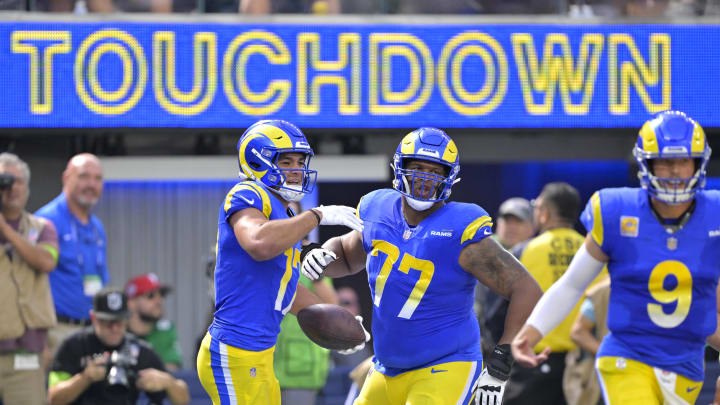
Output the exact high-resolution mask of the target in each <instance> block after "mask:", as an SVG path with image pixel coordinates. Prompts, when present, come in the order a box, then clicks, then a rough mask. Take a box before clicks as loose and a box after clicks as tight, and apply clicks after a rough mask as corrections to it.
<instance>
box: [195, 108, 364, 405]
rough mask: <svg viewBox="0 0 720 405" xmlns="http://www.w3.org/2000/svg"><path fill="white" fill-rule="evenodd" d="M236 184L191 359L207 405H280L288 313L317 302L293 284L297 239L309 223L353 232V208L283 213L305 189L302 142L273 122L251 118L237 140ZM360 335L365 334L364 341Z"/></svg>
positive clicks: (290, 128) (311, 177) (306, 149)
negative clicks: (277, 362)
mask: <svg viewBox="0 0 720 405" xmlns="http://www.w3.org/2000/svg"><path fill="white" fill-rule="evenodd" d="M237 148H238V165H239V167H240V177H241V181H240V182H239V183H237V184H236V185H235V186H234V187H233V188H232V189H231V190H230V191H229V192H228V193H227V196H226V197H225V200H224V202H223V204H222V205H221V207H220V212H219V216H218V237H217V245H216V252H217V258H216V259H217V260H216V267H215V313H214V318H213V322H212V324H211V325H210V327H209V329H208V333H207V334H206V335H205V338H204V339H203V342H202V345H201V348H200V351H199V353H198V357H197V369H198V375H199V377H200V381H201V383H202V385H203V387H204V388H205V390H206V391H207V392H208V394H209V395H210V398H211V399H212V401H213V404H215V405H220V404H223V405H225V404H247V405H258V404H263V405H265V404H269V405H280V387H279V385H278V381H277V379H276V378H275V375H274V373H273V364H272V361H273V351H274V348H275V342H276V340H277V336H278V333H279V332H280V321H281V320H282V318H283V316H284V315H285V314H286V313H287V312H288V311H290V312H292V313H293V314H297V312H298V311H300V309H302V308H304V307H306V306H308V305H311V304H315V303H320V302H321V301H320V299H319V298H317V296H315V295H313V294H312V293H310V292H309V291H308V290H307V289H306V288H304V287H302V286H299V285H298V278H299V276H300V270H299V265H300V252H301V250H300V249H301V241H302V239H303V238H304V237H305V235H307V234H308V233H309V232H310V231H311V230H312V229H313V228H315V227H316V226H318V225H344V226H347V227H349V228H351V229H355V230H362V221H361V220H360V219H359V218H358V217H357V216H356V215H355V209H353V208H350V207H345V206H320V207H316V208H313V209H311V210H307V211H305V212H304V213H302V214H298V215H294V213H293V212H292V211H291V210H289V209H288V204H289V203H290V202H292V201H298V200H300V199H301V198H302V197H303V196H304V195H305V194H306V193H308V192H310V191H311V190H312V188H313V186H314V182H315V177H316V175H317V173H316V172H315V171H314V170H310V169H309V164H310V158H311V157H312V156H313V151H312V149H311V148H310V145H309V144H308V142H307V139H306V138H305V135H303V133H302V132H301V131H300V130H299V129H298V128H297V127H295V126H294V125H292V124H290V123H288V122H285V121H279V120H267V121H259V122H257V123H255V124H254V125H252V126H251V127H250V128H248V129H247V130H246V131H245V133H244V134H243V135H242V137H241V138H240V140H239V141H238V147H237ZM368 338H369V337H368Z"/></svg>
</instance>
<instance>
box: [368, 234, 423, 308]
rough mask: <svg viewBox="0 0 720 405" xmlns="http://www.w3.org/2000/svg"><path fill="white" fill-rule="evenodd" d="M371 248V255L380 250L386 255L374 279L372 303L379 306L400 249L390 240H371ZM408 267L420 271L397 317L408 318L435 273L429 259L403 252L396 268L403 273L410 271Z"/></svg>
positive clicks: (376, 253)
mask: <svg viewBox="0 0 720 405" xmlns="http://www.w3.org/2000/svg"><path fill="white" fill-rule="evenodd" d="M372 246H373V250H372V252H370V255H371V256H377V255H378V252H382V253H384V254H385V255H386V258H385V262H384V263H383V265H382V268H381V269H380V274H378V277H377V279H376V280H375V297H374V301H373V303H374V304H375V305H376V306H380V300H381V299H382V295H383V291H385V283H386V282H387V279H388V277H389V276H390V271H391V270H392V269H393V267H394V266H395V263H396V262H397V260H398V258H399V257H400V249H398V247H397V246H395V245H393V244H392V243H390V242H386V241H384V240H373V242H372ZM410 269H413V270H418V271H419V272H420V278H418V280H417V281H416V282H415V286H414V287H413V289H412V291H411V292H410V296H409V297H408V299H407V301H405V304H404V305H403V307H402V309H401V310H400V313H399V314H398V317H399V318H405V319H410V317H411V316H412V315H413V313H414V312H415V309H416V308H417V307H418V305H420V301H421V300H422V298H423V296H424V295H425V291H427V288H428V286H429V285H430V281H432V277H433V274H434V273H435V265H434V264H433V262H431V261H429V260H423V259H418V258H417V257H414V256H412V255H410V254H408V253H404V254H403V257H402V260H401V261H400V265H399V266H398V270H400V271H401V272H403V273H405V274H409V273H410Z"/></svg>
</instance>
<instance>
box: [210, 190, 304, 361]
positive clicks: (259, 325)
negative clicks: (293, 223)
mask: <svg viewBox="0 0 720 405" xmlns="http://www.w3.org/2000/svg"><path fill="white" fill-rule="evenodd" d="M251 207H252V208H256V209H258V210H259V211H261V212H262V213H263V214H264V215H265V216H266V217H267V218H268V219H269V220H277V219H285V218H288V217H289V216H288V213H287V210H286V209H285V206H284V205H283V204H282V203H281V202H280V200H279V199H278V198H277V197H275V195H274V194H272V193H270V192H269V191H267V189H265V188H264V186H263V185H261V184H260V183H255V182H251V181H245V182H241V183H238V184H236V185H235V186H234V187H233V188H232V189H231V190H230V191H229V192H228V193H227V196H226V197H225V201H224V203H223V205H222V206H221V207H220V214H219V216H218V239H217V262H216V263H217V264H216V265H215V318H214V319H213V323H212V324H211V325H210V329H209V332H210V335H212V337H214V338H216V339H218V340H220V341H221V342H223V343H225V344H227V345H230V346H234V347H239V348H241V349H244V350H253V351H260V350H266V349H268V348H270V347H272V346H274V345H275V341H276V340H277V335H278V333H280V322H281V321H282V318H283V316H285V314H286V313H287V312H288V311H289V310H290V306H291V305H292V302H293V300H294V299H295V291H296V289H297V283H298V278H299V276H300V271H299V261H300V247H301V245H300V241H298V243H296V244H295V246H293V247H291V248H290V249H288V250H287V251H285V253H283V254H281V255H279V256H277V257H275V258H272V259H270V260H265V261H262V262H258V261H256V260H254V259H253V258H252V257H250V255H249V254H248V253H247V252H246V251H245V250H244V249H243V248H242V247H241V246H240V244H239V243H238V241H237V239H236V238H235V232H234V231H233V229H232V227H231V226H230V223H229V222H228V221H229V219H230V217H231V216H232V214H234V213H235V212H237V211H239V210H242V209H245V208H251Z"/></svg>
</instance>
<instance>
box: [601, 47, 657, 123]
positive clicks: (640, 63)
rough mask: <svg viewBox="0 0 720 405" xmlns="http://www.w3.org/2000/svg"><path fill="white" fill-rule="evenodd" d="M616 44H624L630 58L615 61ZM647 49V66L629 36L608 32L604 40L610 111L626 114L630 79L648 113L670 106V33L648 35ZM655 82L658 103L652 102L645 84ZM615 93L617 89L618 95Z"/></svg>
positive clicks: (628, 109)
mask: <svg viewBox="0 0 720 405" xmlns="http://www.w3.org/2000/svg"><path fill="white" fill-rule="evenodd" d="M619 45H624V46H625V47H627V50H628V51H629V52H630V56H631V57H632V61H623V62H622V63H621V62H620V61H619V58H618V46H619ZM649 49H650V55H649V59H650V66H648V64H647V63H646V62H645V59H644V58H643V55H642V54H640V51H639V50H638V48H637V46H636V45H635V40H633V38H632V37H631V36H630V35H628V34H610V37H609V39H608V76H609V77H608V101H609V104H610V105H609V109H610V113H611V114H627V113H628V112H629V111H630V83H631V82H632V85H633V87H635V90H636V91H637V94H638V96H639V97H640V100H642V103H643V105H644V106H645V109H646V110H647V111H648V112H649V113H656V112H659V111H664V110H668V109H670V95H671V88H670V62H671V60H670V35H668V34H651V35H650V46H649ZM618 67H619V72H618ZM618 76H619V77H618ZM658 84H659V85H660V92H661V100H660V102H659V103H655V102H653V100H652V98H651V97H650V95H649V94H648V90H647V87H655V86H658ZM618 92H620V95H619V96H618ZM618 98H619V99H620V100H618Z"/></svg>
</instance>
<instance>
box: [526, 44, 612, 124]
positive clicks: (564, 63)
mask: <svg viewBox="0 0 720 405" xmlns="http://www.w3.org/2000/svg"><path fill="white" fill-rule="evenodd" d="M512 44H513V52H514V55H515V63H516V64H517V68H518V75H519V76H520V86H521V87H522V94H523V100H524V101H525V108H526V109H527V112H528V113H530V114H533V115H548V114H551V113H552V111H553V106H554V100H555V92H556V91H558V90H559V92H560V98H561V100H562V103H563V109H564V110H565V113H566V114H570V115H584V114H587V113H588V111H589V110H590V103H591V102H592V96H593V90H594V89H595V79H596V77H597V71H598V67H599V65H600V55H601V53H602V48H603V36H602V34H584V35H583V36H582V41H581V43H580V52H579V55H578V58H577V60H575V58H573V54H572V50H570V41H569V39H568V37H567V35H566V34H557V33H553V34H548V35H547V36H546V37H545V46H544V48H543V55H542V64H541V65H540V66H538V56H537V53H536V51H535V44H534V42H533V37H532V35H530V34H524V33H523V34H513V35H512ZM558 46H559V47H560V49H561V52H562V54H561V55H555V54H554V53H553V50H554V49H555V48H556V47H558ZM534 92H538V93H541V96H542V97H541V98H542V99H543V101H542V102H540V103H535V100H534V94H533V93H534ZM571 93H575V94H577V93H580V102H579V103H574V102H573V101H572V98H571Z"/></svg>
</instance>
